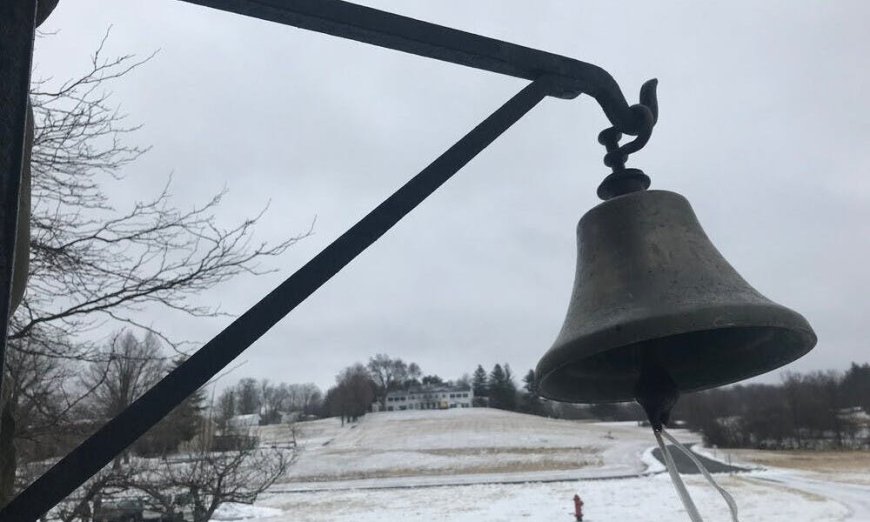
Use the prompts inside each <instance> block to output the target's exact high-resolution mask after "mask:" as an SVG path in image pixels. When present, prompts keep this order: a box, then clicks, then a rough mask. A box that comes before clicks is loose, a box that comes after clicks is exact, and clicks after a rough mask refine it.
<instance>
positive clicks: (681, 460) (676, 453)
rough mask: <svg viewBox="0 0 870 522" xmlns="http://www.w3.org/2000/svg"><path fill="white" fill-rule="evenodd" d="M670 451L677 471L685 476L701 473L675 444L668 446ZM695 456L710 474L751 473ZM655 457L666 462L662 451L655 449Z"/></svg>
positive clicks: (744, 469)
mask: <svg viewBox="0 0 870 522" xmlns="http://www.w3.org/2000/svg"><path fill="white" fill-rule="evenodd" d="M691 447H692V446H691V445H690V446H689V449H691ZM668 451H670V452H671V456H672V457H673V458H674V464H676V465H677V471H679V472H680V473H682V474H684V475H685V474H689V475H691V474H697V473H701V472H700V471H698V468H697V467H695V463H694V462H692V461H691V459H689V457H687V456H686V455H685V454H683V452H682V451H680V450H679V448H677V447H676V446H674V445H673V444H668ZM695 456H696V457H697V458H698V460H700V461H701V462H702V463H703V464H704V466H705V467H706V468H707V471H709V472H710V473H739V472H741V471H749V470H748V469H746V468H741V467H737V466H729V465H728V464H725V463H722V462H719V461H717V460H711V459H708V458H707V457H704V456H702V455H698V454H697V453H695ZM653 457H655V458H656V459H658V461H659V462H661V463H662V464H664V462H665V461H664V459H663V458H662V450H660V449H658V448H656V449H654V450H653Z"/></svg>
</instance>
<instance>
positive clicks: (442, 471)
mask: <svg viewBox="0 0 870 522" xmlns="http://www.w3.org/2000/svg"><path fill="white" fill-rule="evenodd" d="M297 427H298V431H297V434H296V435H297V441H298V444H299V447H300V449H301V451H300V457H299V460H298V461H297V462H296V463H295V464H294V465H293V466H292V467H291V469H290V471H289V474H288V476H287V477H286V479H285V480H284V481H283V482H281V483H278V484H275V485H274V486H273V487H272V488H271V489H270V491H269V492H268V493H267V494H264V495H263V496H261V498H260V499H258V500H257V503H256V505H254V506H240V505H235V506H228V507H227V510H226V513H223V512H222V513H221V515H220V516H219V517H216V518H215V520H241V519H244V520H246V521H247V522H289V521H291V520H292V521H294V522H298V521H310V522H318V521H330V522H351V521H353V522H382V521H385V520H427V521H441V522H457V521H458V522H479V521H505V520H514V519H517V518H520V519H525V520H535V521H537V520H573V517H571V515H570V514H569V513H570V511H571V509H572V508H573V501H572V498H573V496H574V494H575V493H576V494H579V495H580V496H581V497H582V498H583V501H584V502H585V503H586V505H585V507H584V510H585V511H586V514H587V517H586V520H593V521H594V520H599V521H600V520H686V518H687V517H686V514H685V511H684V510H683V508H682V505H681V504H680V501H679V500H678V497H677V495H676V493H675V492H674V489H673V486H672V485H671V483H670V480H669V478H668V476H667V473H657V474H656V473H646V472H647V463H649V462H650V458H649V450H650V449H651V448H652V447H653V446H654V444H655V442H654V439H653V436H652V433H651V432H650V430H649V428H641V427H638V426H636V425H635V424H634V423H590V422H576V421H563V420H554V419H545V418H541V417H534V416H529V415H522V414H517V413H510V412H505V411H499V410H491V409H486V408H473V409H466V410H445V411H438V410H435V411H432V410H429V411H409V412H385V413H377V414H370V415H367V416H366V417H365V418H364V419H363V420H362V421H361V422H359V423H358V424H350V425H345V426H341V423H340V422H339V421H338V420H337V419H324V420H320V421H314V422H305V423H300V424H298V425H297ZM256 431H257V433H258V435H259V436H260V437H261V440H262V441H263V442H265V443H286V442H287V441H288V440H289V438H290V433H289V431H288V427H287V426H264V427H260V428H256ZM672 433H673V434H674V435H675V436H677V437H678V438H679V439H680V440H682V441H683V442H694V441H697V440H698V438H697V436H696V435H694V434H691V433H687V432H684V431H680V430H674V431H672ZM656 470H659V471H660V470H661V466H656ZM599 479H610V480H599ZM685 479H686V482H687V486H688V488H689V490H690V491H691V493H692V496H693V497H694V498H695V500H696V503H697V505H698V506H699V509H700V510H701V512H702V514H703V516H704V520H707V521H711V520H713V521H719V520H721V521H723V522H725V521H730V516H729V514H728V510H727V508H726V506H725V504H724V502H723V501H722V499H721V498H720V497H719V496H718V494H717V493H716V491H715V490H713V489H712V488H711V487H709V486H708V485H707V484H706V483H705V482H704V480H703V478H701V477H700V476H699V475H689V476H686V477H685ZM835 479H836V477H835V476H804V475H799V474H796V473H795V472H785V471H783V470H769V471H758V472H752V473H747V474H737V475H732V476H729V475H720V476H719V481H720V483H721V484H722V485H723V486H725V487H726V488H728V490H729V491H730V492H731V493H732V494H733V495H734V497H735V498H736V499H737V503H738V505H739V506H740V510H741V519H742V520H764V521H782V522H785V521H791V520H815V521H831V522H833V521H836V520H845V519H851V520H868V518H867V517H866V516H865V515H867V514H868V513H870V511H868V510H867V507H868V506H866V501H865V500H862V499H863V498H864V497H867V495H866V493H868V492H870V487H868V486H858V485H854V484H848V485H845V484H842V483H840V482H836V481H832V480H835ZM849 488H851V489H849ZM850 495H851V496H850ZM862 495H863V496H862ZM867 498H870V497H867Z"/></svg>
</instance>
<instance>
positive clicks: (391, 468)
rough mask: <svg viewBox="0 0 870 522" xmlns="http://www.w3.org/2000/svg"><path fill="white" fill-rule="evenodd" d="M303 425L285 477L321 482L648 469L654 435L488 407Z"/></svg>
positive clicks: (275, 431) (565, 475) (274, 436)
mask: <svg viewBox="0 0 870 522" xmlns="http://www.w3.org/2000/svg"><path fill="white" fill-rule="evenodd" d="M299 426H300V430H301V431H300V433H299V434H298V440H299V444H300V448H301V452H300V456H299V460H298V462H297V463H296V464H295V465H294V466H293V468H292V469H291V470H290V473H289V474H288V477H287V482H293V483H294V484H296V485H297V487H299V488H303V487H309V488H315V489H318V488H320V487H321V486H319V485H318V484H319V483H322V482H335V481H346V482H347V481H352V482H351V483H350V484H347V485H359V482H358V481H361V480H362V481H371V480H372V479H393V478H396V477H420V481H421V482H420V483H421V484H430V483H432V480H431V479H427V478H426V477H432V476H446V475H450V476H457V475H460V476H465V478H463V479H459V481H460V482H468V480H469V479H468V477H467V476H469V475H475V476H478V477H477V478H475V479H474V481H475V482H481V481H484V482H485V481H487V480H492V479H497V480H503V479H506V478H510V477H513V478H514V479H535V480H544V479H548V478H551V479H571V478H578V477H599V476H633V475H637V474H639V473H642V472H644V471H645V469H646V464H644V462H643V460H642V459H641V455H642V454H643V452H644V451H645V450H646V449H647V448H649V447H650V445H651V444H652V441H653V439H652V434H651V433H649V430H648V429H647V430H645V429H639V428H638V427H637V426H636V424H635V423H631V422H629V423H601V424H596V423H580V422H575V421H565V420H557V419H546V418H542V417H536V416H532V415H523V414H517V413H511V412H505V411H500V410H491V409H486V408H474V409H454V410H434V411H433V410H428V411H406V412H383V413H376V414H370V415H367V416H366V417H365V418H364V419H363V420H362V421H361V422H360V423H358V424H351V425H345V426H341V424H340V422H339V421H338V420H337V419H324V420H321V421H315V422H306V423H300V424H299ZM270 428H271V427H270ZM283 429H285V430H286V428H283ZM677 433H679V432H677ZM279 435H280V428H272V429H271V430H268V431H264V432H263V433H262V434H261V436H262V437H263V439H264V440H270V441H278V438H279ZM684 439H685V440H686V441H687V442H693V441H695V440H697V438H696V437H692V436H687V437H686V436H684ZM487 477H488V478H487ZM303 483H308V484H309V485H308V486H305V485H303Z"/></svg>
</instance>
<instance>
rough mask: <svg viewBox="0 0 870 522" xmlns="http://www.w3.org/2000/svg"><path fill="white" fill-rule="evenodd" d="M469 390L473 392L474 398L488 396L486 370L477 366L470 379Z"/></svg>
mask: <svg viewBox="0 0 870 522" xmlns="http://www.w3.org/2000/svg"><path fill="white" fill-rule="evenodd" d="M471 388H472V389H473V390H474V396H475V397H486V396H487V395H488V389H489V383H488V382H487V379H486V370H484V369H483V366H481V365H479V364H478V365H477V369H476V370H474V375H473V376H472V377H471Z"/></svg>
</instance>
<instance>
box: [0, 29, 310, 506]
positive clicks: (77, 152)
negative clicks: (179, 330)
mask: <svg viewBox="0 0 870 522" xmlns="http://www.w3.org/2000/svg"><path fill="white" fill-rule="evenodd" d="M107 37H108V32H107V33H106V37H104V38H103V40H102V41H101V42H100V44H99V46H98V48H97V50H96V52H95V53H94V55H93V57H92V60H91V63H90V67H89V68H88V69H87V70H86V71H85V72H84V73H83V74H81V75H80V76H78V77H76V78H72V79H70V80H68V81H65V82H62V83H58V82H55V81H53V80H52V79H50V78H48V79H37V80H36V81H35V82H34V83H33V85H32V88H31V99H32V105H33V110H34V114H35V118H34V119H35V124H36V131H35V134H34V141H33V151H32V158H31V167H32V176H31V183H32V187H31V192H32V216H31V220H30V226H31V240H30V267H29V280H28V284H27V291H26V294H25V296H24V299H23V301H22V302H21V304H20V306H19V307H18V309H17V310H16V312H15V314H14V316H13V317H12V319H11V322H10V329H9V332H10V333H9V344H8V346H9V349H8V359H7V368H8V372H9V373H8V376H7V378H6V379H4V388H5V390H4V392H3V395H2V401H3V404H2V416H0V417H2V424H0V463H2V464H3V466H2V467H3V470H2V472H0V505H2V504H3V503H5V502H6V500H7V499H8V498H9V496H10V494H11V485H10V484H11V480H10V478H11V476H12V475H14V470H15V468H16V466H17V455H16V454H15V444H14V443H13V441H14V440H19V441H20V440H21V439H22V437H30V438H34V437H37V436H39V434H40V433H43V432H42V431H41V430H40V429H39V428H40V426H45V425H52V424H61V425H63V423H64V422H66V421H67V420H68V419H67V418H66V417H64V414H69V412H70V411H72V409H74V408H75V406H76V405H78V404H79V403H80V402H81V400H82V397H83V396H86V395H87V394H89V393H90V392H93V391H94V390H92V389H89V388H87V387H85V388H81V387H74V386H71V385H70V379H71V378H74V376H75V375H76V374H78V373H79V372H80V371H82V369H83V368H84V366H85V365H87V364H89V363H92V362H95V361H96V362H99V363H103V364H104V365H105V364H106V363H108V362H109V361H108V360H107V359H106V358H105V353H102V352H101V350H100V346H101V342H100V340H99V339H98V338H95V337H96V333H97V332H99V331H105V329H106V327H107V325H112V324H114V325H121V326H123V325H126V326H130V327H137V328H141V329H144V330H146V331H150V332H151V333H152V334H153V335H155V336H157V337H159V338H160V339H162V340H163V341H164V342H165V343H167V344H168V345H169V346H170V347H172V348H173V349H175V350H176V351H177V352H183V351H184V349H185V347H186V346H187V345H186V344H184V342H183V340H178V339H169V338H167V337H165V336H163V334H162V333H161V332H159V331H158V330H156V329H155V328H153V327H152V324H153V322H152V319H151V318H152V317H153V316H151V315H149V312H150V313H153V312H154V311H155V310H157V309H160V308H162V309H169V310H174V311H180V312H183V313H186V314H188V315H190V316H194V317H205V316H216V315H221V314H223V313H224V312H222V311H221V310H220V309H219V308H217V307H215V306H210V305H205V304H201V302H198V301H196V300H195V297H196V296H197V294H199V293H200V292H202V291H203V290H207V289H209V288H212V287H214V286H215V285H218V284H220V283H223V282H225V281H227V280H228V279H230V278H233V277H235V276H238V275H241V274H254V275H257V274H263V273H265V272H267V271H268V270H266V269H264V268H262V267H261V266H260V263H259V262H260V261H262V260H263V259H265V258H269V257H273V256H277V255H280V254H281V253H283V252H284V251H285V250H286V249H287V248H289V247H290V246H291V245H293V244H294V243H296V242H297V241H298V240H300V239H301V238H303V237H305V236H306V235H307V234H308V233H310V228H309V229H308V231H306V232H303V233H301V234H299V235H297V236H293V237H289V238H287V239H285V240H283V241H280V242H278V243H274V244H270V243H265V242H257V241H255V240H254V238H253V231H254V227H255V225H256V223H257V221H258V219H259V218H260V217H261V216H262V212H263V210H260V211H255V212H253V213H252V215H251V216H250V217H248V218H245V219H242V220H241V221H240V222H238V223H237V224H235V225H233V226H230V227H223V226H221V225H219V224H218V222H217V220H216V218H215V212H216V210H217V208H218V206H219V205H220V203H221V198H222V197H223V196H224V195H225V191H223V192H220V193H218V194H216V195H214V196H213V197H210V198H207V199H206V200H205V201H203V202H200V203H199V204H193V205H191V204H190V203H187V202H185V204H184V206H183V207H179V206H177V204H176V203H175V202H174V201H173V198H172V194H171V190H170V189H171V184H170V182H169V181H168V180H167V182H166V184H165V185H164V187H163V188H162V189H161V190H159V191H158V192H157V193H156V194H154V195H153V196H151V197H145V198H144V199H142V200H141V201H138V202H136V203H134V204H132V205H131V206H129V207H128V208H115V207H114V206H113V205H112V202H111V201H110V198H109V196H108V195H107V194H108V192H107V190H106V187H107V186H108V185H109V184H113V183H123V181H124V180H123V171H124V167H125V166H127V165H128V164H130V162H132V161H134V160H136V159H137V158H138V157H139V156H141V155H142V154H143V153H145V152H146V151H147V149H148V147H144V146H139V145H135V144H131V137H132V134H133V133H135V131H136V130H137V129H138V128H139V127H138V125H135V124H131V123H128V120H127V118H126V115H125V114H122V113H121V112H119V110H118V108H117V104H116V103H115V102H114V101H113V99H112V97H111V92H110V91H109V90H108V88H109V86H110V85H111V82H112V81H114V80H117V79H119V78H122V77H127V76H128V75H129V74H131V73H133V72H134V71H135V70H136V69H137V68H138V67H140V66H142V65H143V64H144V63H146V62H147V61H148V60H149V59H151V56H149V57H146V58H144V59H137V58H135V57H134V56H131V55H124V56H118V57H112V58H106V52H105V44H106V41H107ZM33 412H36V413H38V415H37V417H36V418H31V417H29V416H27V417H26V415H28V414H29V413H33ZM55 431H59V430H55ZM10 474H12V475H10Z"/></svg>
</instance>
